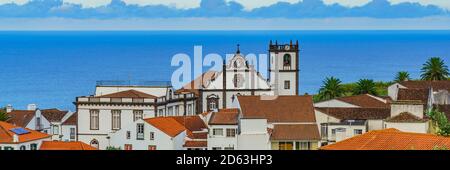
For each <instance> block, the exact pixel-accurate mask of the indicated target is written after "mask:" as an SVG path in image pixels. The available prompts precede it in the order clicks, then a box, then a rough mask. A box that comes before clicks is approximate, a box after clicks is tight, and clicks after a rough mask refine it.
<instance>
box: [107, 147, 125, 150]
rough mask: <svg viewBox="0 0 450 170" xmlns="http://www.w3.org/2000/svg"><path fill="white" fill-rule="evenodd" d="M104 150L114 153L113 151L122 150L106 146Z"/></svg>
mask: <svg viewBox="0 0 450 170" xmlns="http://www.w3.org/2000/svg"><path fill="white" fill-rule="evenodd" d="M106 150H108V151H115V150H122V149H121V148H120V147H114V146H108V147H106Z"/></svg>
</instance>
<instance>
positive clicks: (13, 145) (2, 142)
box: [0, 121, 51, 150]
mask: <svg viewBox="0 0 450 170" xmlns="http://www.w3.org/2000/svg"><path fill="white" fill-rule="evenodd" d="M50 140H51V135H49V134H46V133H41V132H38V131H35V130H31V129H28V128H23V127H20V126H15V125H13V124H10V123H6V122H1V121H0V150H37V149H38V148H39V147H40V146H41V144H42V142H43V141H50Z"/></svg>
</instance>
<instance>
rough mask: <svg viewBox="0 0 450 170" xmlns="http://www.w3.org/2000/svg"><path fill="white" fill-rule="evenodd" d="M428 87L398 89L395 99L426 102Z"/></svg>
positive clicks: (428, 92)
mask: <svg viewBox="0 0 450 170" xmlns="http://www.w3.org/2000/svg"><path fill="white" fill-rule="evenodd" d="M429 94H430V90H429V89H402V88H400V89H398V94H397V100H417V101H421V102H422V103H423V104H426V103H428V96H429Z"/></svg>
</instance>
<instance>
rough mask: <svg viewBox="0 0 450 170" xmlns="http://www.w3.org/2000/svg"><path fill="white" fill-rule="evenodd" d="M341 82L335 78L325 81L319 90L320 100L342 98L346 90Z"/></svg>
mask: <svg viewBox="0 0 450 170" xmlns="http://www.w3.org/2000/svg"><path fill="white" fill-rule="evenodd" d="M341 83H342V82H341V80H339V79H338V78H335V77H327V78H326V79H325V80H324V81H323V85H322V87H321V88H320V89H319V99H320V100H329V99H334V98H336V97H341V96H342V95H343V94H344V89H343V88H342V85H341Z"/></svg>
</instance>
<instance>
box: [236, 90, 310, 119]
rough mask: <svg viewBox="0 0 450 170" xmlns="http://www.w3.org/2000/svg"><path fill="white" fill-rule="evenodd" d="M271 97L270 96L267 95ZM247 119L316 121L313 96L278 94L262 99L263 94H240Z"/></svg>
mask: <svg viewBox="0 0 450 170" xmlns="http://www.w3.org/2000/svg"><path fill="white" fill-rule="evenodd" d="M267 97H268V98H270V97H269V96H267ZM238 100H239V104H240V106H241V112H242V115H243V118H245V119H255V118H257V119H261V118H262V119H267V121H268V122H315V121H316V118H315V115H314V106H313V100H312V96H278V97H277V98H275V99H273V100H262V99H261V96H238Z"/></svg>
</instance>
